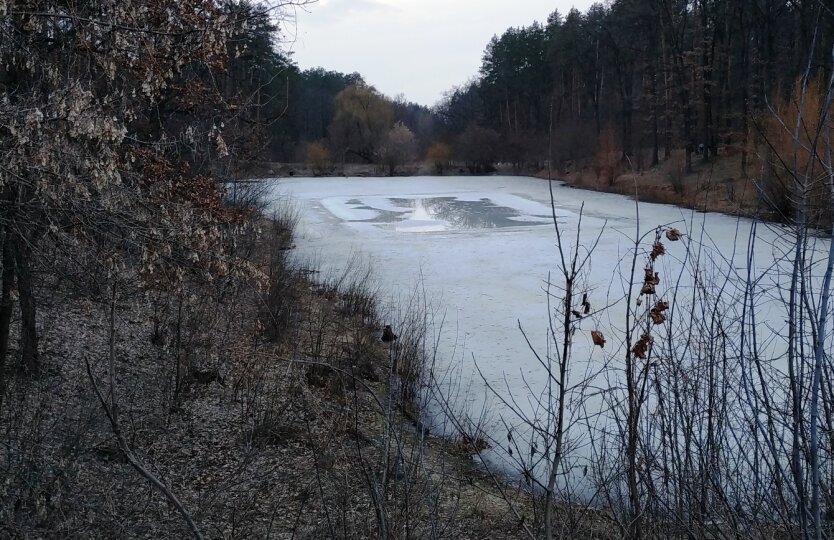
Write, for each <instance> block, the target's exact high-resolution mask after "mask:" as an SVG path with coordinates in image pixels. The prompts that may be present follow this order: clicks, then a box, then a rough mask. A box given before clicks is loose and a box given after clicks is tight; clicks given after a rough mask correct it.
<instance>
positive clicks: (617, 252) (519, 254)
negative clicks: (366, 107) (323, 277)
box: [274, 176, 789, 454]
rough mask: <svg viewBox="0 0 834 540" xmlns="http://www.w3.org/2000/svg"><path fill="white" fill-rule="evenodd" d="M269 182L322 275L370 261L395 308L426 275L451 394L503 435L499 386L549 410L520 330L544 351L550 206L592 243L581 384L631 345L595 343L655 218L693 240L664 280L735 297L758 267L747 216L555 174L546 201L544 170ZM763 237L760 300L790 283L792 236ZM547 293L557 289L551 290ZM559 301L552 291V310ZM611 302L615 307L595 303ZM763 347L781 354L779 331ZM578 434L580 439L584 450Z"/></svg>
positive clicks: (772, 325)
mask: <svg viewBox="0 0 834 540" xmlns="http://www.w3.org/2000/svg"><path fill="white" fill-rule="evenodd" d="M274 186H275V194H281V195H290V196H291V197H292V198H293V199H294V200H295V201H297V202H298V203H299V204H300V206H301V210H302V220H301V224H300V228H299V238H298V241H297V245H298V251H299V254H300V256H303V257H310V256H313V257H317V258H318V259H319V260H320V261H322V263H323V266H324V270H325V271H326V270H327V269H328V268H338V267H339V266H340V265H343V264H345V262H346V261H348V260H350V259H351V257H352V256H353V255H354V254H356V253H359V254H362V255H364V256H367V257H368V258H370V261H371V263H372V265H373V268H374V270H375V272H376V276H375V277H376V279H377V280H378V282H379V285H380V286H381V288H382V290H383V291H386V292H390V293H391V294H392V297H393V298H392V301H393V302H395V303H396V302H397V297H398V296H399V297H400V298H402V297H408V296H410V295H412V294H413V292H414V291H415V288H416V287H418V284H419V288H420V290H421V291H422V290H425V293H426V295H427V296H428V297H429V298H430V299H431V301H432V305H434V306H436V307H438V308H439V309H438V311H436V312H435V314H434V320H435V324H436V327H435V331H437V332H439V338H438V344H439V356H438V363H439V365H438V373H439V374H440V375H441V376H444V377H445V379H444V380H445V381H446V382H447V383H449V384H452V386H453V387H454V390H450V394H452V398H453V399H455V400H457V403H458V406H459V407H460V408H462V409H465V410H467V412H468V413H469V414H470V415H472V416H474V417H478V416H479V415H480V413H481V411H482V409H483V408H484V407H485V406H486V408H487V410H488V412H489V413H490V414H489V415H488V416H487V418H488V419H489V420H488V423H489V426H488V427H489V428H490V429H491V430H492V431H493V433H494V434H495V438H496V439H497V440H500V439H501V438H502V435H500V433H501V432H502V431H503V432H504V433H506V430H507V427H508V425H509V426H512V425H514V422H513V420H512V418H511V416H510V415H507V414H506V413H507V407H506V405H505V404H502V403H501V399H496V397H495V396H494V393H493V392H492V391H490V390H489V388H490V387H491V388H493V389H495V390H497V391H498V392H499V393H500V394H501V395H502V396H503V399H508V400H513V401H514V402H515V406H516V407H517V408H519V409H521V410H523V411H524V412H525V414H529V415H531V416H538V415H541V414H542V411H541V407H540V405H539V403H537V402H536V398H537V396H541V393H542V392H543V391H544V390H545V387H546V382H547V372H546V371H544V370H543V368H542V366H541V364H540V363H539V361H538V360H537V359H536V356H535V355H534V354H533V353H531V351H530V347H529V346H528V344H527V341H526V340H525V336H524V335H523V334H522V332H521V331H520V329H519V327H522V328H523V329H524V332H525V333H526V335H527V338H529V340H530V343H531V344H532V345H533V347H535V348H536V350H537V351H538V352H539V353H540V355H541V356H546V355H547V354H548V340H547V336H548V326H549V314H548V294H547V289H548V285H547V283H548V279H552V281H553V282H554V283H558V278H557V276H556V273H557V263H558V261H559V254H558V251H557V249H556V236H555V228H554V225H553V216H554V215H555V217H556V219H557V222H558V223H559V226H560V229H561V230H562V232H563V234H564V236H563V238H564V239H565V243H566V244H567V245H573V244H575V243H576V239H577V238H578V239H579V244H580V246H581V248H580V252H581V253H584V250H587V249H590V248H591V247H592V246H594V245H596V247H595V249H594V253H593V255H592V257H591V262H590V266H589V268H588V272H587V273H586V276H585V280H584V281H583V283H582V286H583V290H588V292H589V299H590V302H591V304H592V305H593V306H594V310H593V312H592V314H591V315H590V316H589V317H587V318H585V319H583V320H581V322H580V323H579V327H578V329H577V333H576V338H575V339H576V346H575V350H574V356H573V368H572V373H571V377H572V379H574V380H575V379H576V378H582V377H587V376H588V375H590V374H593V373H595V372H596V371H597V370H598V369H599V368H600V366H601V365H602V363H603V362H605V361H607V362H617V361H619V360H618V358H622V356H623V345H622V340H620V341H619V344H618V341H617V340H616V339H612V340H610V345H606V349H605V350H604V351H602V350H600V349H599V348H598V347H593V345H592V342H591V335H590V333H591V331H592V330H601V331H602V332H603V333H604V334H605V335H606V336H607V337H608V336H617V334H618V332H619V333H621V332H622V329H623V328H624V327H625V320H624V318H625V312H626V311H627V309H624V308H623V306H622V304H623V298H624V297H625V294H626V292H627V290H628V288H629V284H628V271H629V265H630V264H631V255H630V254H631V253H633V252H634V239H635V238H636V237H638V236H640V235H644V234H647V233H648V237H647V238H648V244H647V243H646V241H644V242H643V244H642V245H641V249H644V248H645V247H646V246H648V248H650V247H651V242H652V240H653V239H654V233H653V231H654V230H655V229H656V228H657V227H669V226H674V227H676V228H678V229H680V230H681V231H683V232H684V233H685V234H686V237H687V239H688V240H690V242H688V245H690V246H697V248H695V251H693V250H692V247H690V251H689V252H686V248H685V246H684V242H675V243H669V242H667V243H666V246H667V255H666V256H664V257H662V258H661V259H660V260H659V261H658V267H657V268H656V269H657V270H659V271H660V274H661V276H662V279H663V280H664V287H668V286H675V287H676V288H677V290H678V295H679V296H680V295H683V296H686V295H687V294H689V295H692V294H694V293H693V291H694V290H695V288H694V286H693V281H694V280H693V278H692V275H693V274H692V272H693V270H692V269H693V268H695V267H703V268H707V269H708V270H707V271H706V273H704V274H702V275H700V278H699V279H700V280H704V279H714V280H717V281H722V280H723V281H725V282H726V281H729V285H728V286H727V287H728V291H729V292H730V293H732V294H737V292H738V290H739V289H738V288H739V287H740V285H739V284H738V283H735V281H734V280H733V279H730V280H727V279H725V278H722V276H729V275H733V274H734V275H742V274H744V273H745V272H746V269H747V268H748V266H749V265H748V263H747V259H748V250H747V244H748V239H749V237H750V234H751V230H752V228H753V224H752V222H750V221H748V220H744V219H737V218H734V217H730V216H726V215H720V214H704V213H696V212H693V211H691V210H686V209H681V208H677V207H672V206H666V205H655V204H646V203H641V204H640V206H639V219H638V208H637V206H636V205H635V203H634V201H632V200H630V199H628V198H625V197H622V196H619V195H612V194H604V193H596V192H589V191H582V190H577V189H572V188H569V187H565V186H562V185H561V184H558V183H554V185H553V190H554V200H555V207H554V208H551V204H550V190H549V185H548V182H546V181H543V180H539V179H533V178H521V177H501V176H493V177H483V178H438V177H425V178H353V179H341V178H316V179H314V178H293V179H280V180H275V181H274ZM580 211H581V212H582V221H581V230H579V231H577V229H578V228H579V216H580ZM601 231H604V232H603V233H602V234H601V235H600V232H601ZM756 234H757V237H758V239H759V240H758V243H757V246H758V247H757V249H756V250H755V253H753V254H752V255H749V256H750V257H751V260H752V262H753V264H752V266H750V267H751V269H752V272H753V273H755V274H757V275H758V276H759V280H758V281H757V284H758V285H757V286H759V287H760V288H761V290H762V291H765V292H764V293H763V294H764V295H765V296H766V295H767V294H769V293H767V292H766V291H768V290H769V289H770V288H772V289H773V290H774V291H775V292H774V295H775V294H778V289H779V286H778V285H779V279H781V278H780V277H778V276H779V274H780V272H778V271H774V269H775V268H776V269H778V267H779V265H780V264H781V263H780V261H783V260H784V259H785V258H786V255H787V253H788V252H789V248H788V245H787V243H786V242H785V241H784V240H783V239H782V238H781V236H782V235H781V233H780V230H779V229H778V228H776V227H766V226H759V227H758V230H757V232H756ZM638 251H640V250H638ZM645 261H646V253H645V251H643V252H640V255H639V256H638V258H637V262H636V264H637V265H638V266H637V272H638V277H637V278H636V279H637V280H639V281H637V282H635V283H633V284H632V285H631V286H632V287H637V290H638V291H639V288H640V286H641V285H642V279H643V276H642V274H643V272H642V267H643V265H644V264H645ZM549 276H550V278H549ZM552 294H554V295H555V296H554V298H555V297H558V293H557V292H556V291H552ZM553 303H555V300H553V299H552V298H551V309H553V305H552V304H553ZM606 305H607V306H612V308H610V309H605V310H598V308H599V307H602V306H606ZM730 307H731V309H735V308H736V307H734V306H730ZM737 309H739V310H740V309H741V307H737ZM774 309H776V308H774V307H773V306H771V305H770V303H768V302H767V301H763V302H761V303H760V304H759V305H758V306H757V312H758V313H757V315H758V317H759V319H760V320H762V321H765V322H766V323H767V324H768V325H769V326H768V333H769V334H770V335H771V336H775V335H779V334H780V333H781V332H784V327H785V324H786V321H785V318H784V316H782V314H780V313H779V312H778V310H777V311H773V310H774ZM772 311H773V312H772ZM771 312H772V313H771ZM395 331H396V329H395ZM618 347H619V349H618ZM761 347H762V350H763V351H769V352H770V353H772V354H773V355H774V356H775V355H777V354H780V347H781V344H780V343H779V342H778V340H770V341H767V342H763V344H762V345H761ZM603 354H604V355H605V356H604V357H603ZM606 359H607V360H606ZM612 359H613V360H612ZM617 369H621V368H619V367H617ZM597 384H599V385H602V386H608V387H614V386H616V385H617V384H618V381H617V380H616V377H615V378H613V379H612V378H611V377H610V376H608V375H606V376H603V377H601V380H600V381H597ZM594 399H598V398H591V399H589V400H588V401H586V402H585V403H584V404H583V406H582V409H583V410H584V412H581V414H584V415H585V416H584V421H585V422H586V423H589V422H590V420H589V418H590V417H591V413H588V412H587V408H588V407H589V406H590V407H593V406H594ZM589 403H590V405H589ZM577 409H578V408H577ZM571 414H572V415H573V416H572V417H571V419H569V420H574V421H579V417H578V415H580V411H579V410H576V411H573V412H572V413H571ZM502 415H503V416H504V419H503V420H501V419H500V417H501V416H502ZM581 439H582V438H581V437H579V438H578V439H577V441H576V444H577V445H579V446H581V444H582V442H581ZM498 451H500V450H498ZM578 453H579V454H582V450H581V449H580V450H579V451H578Z"/></svg>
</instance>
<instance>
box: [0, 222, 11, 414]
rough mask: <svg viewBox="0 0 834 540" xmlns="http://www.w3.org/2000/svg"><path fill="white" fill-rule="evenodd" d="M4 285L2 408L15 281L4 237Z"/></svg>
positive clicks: (0, 304)
mask: <svg viewBox="0 0 834 540" xmlns="http://www.w3.org/2000/svg"><path fill="white" fill-rule="evenodd" d="M2 261H3V274H2V276H3V277H2V279H3V285H2V287H3V288H2V293H0V410H2V405H3V397H4V396H5V394H6V358H7V356H8V354H9V326H10V325H11V322H12V306H13V303H12V284H13V283H14V259H13V257H12V249H11V242H10V240H9V238H8V233H7V234H6V237H5V238H3V249H2Z"/></svg>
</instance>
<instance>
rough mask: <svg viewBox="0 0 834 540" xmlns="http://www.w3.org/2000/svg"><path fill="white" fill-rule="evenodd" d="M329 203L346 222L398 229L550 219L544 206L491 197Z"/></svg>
mask: <svg viewBox="0 0 834 540" xmlns="http://www.w3.org/2000/svg"><path fill="white" fill-rule="evenodd" d="M516 198H518V197H516ZM519 199H520V198H519ZM509 202H510V203H513V202H516V201H509ZM328 203H329V204H328V205H327V207H328V209H329V210H331V212H332V213H333V214H334V215H335V216H337V217H339V218H341V219H344V220H345V221H347V222H351V223H373V224H380V225H391V226H393V228H394V230H396V231H398V232H443V231H449V230H471V229H496V228H505V227H519V226H536V225H547V224H549V223H550V220H551V217H550V215H549V214H548V213H547V212H545V210H547V209H546V208H544V207H542V208H536V209H535V212H534V213H527V212H524V211H522V210H520V209H519V206H524V205H512V206H510V205H509V204H508V205H502V204H498V203H496V202H494V201H493V200H492V198H490V197H480V198H478V199H474V200H467V199H465V198H461V197H460V196H442V197H409V198H403V197H390V198H385V199H384V200H380V198H379V197H365V198H357V197H355V198H351V199H348V200H345V201H339V200H338V199H331V200H329V201H328ZM528 206H529V202H528Z"/></svg>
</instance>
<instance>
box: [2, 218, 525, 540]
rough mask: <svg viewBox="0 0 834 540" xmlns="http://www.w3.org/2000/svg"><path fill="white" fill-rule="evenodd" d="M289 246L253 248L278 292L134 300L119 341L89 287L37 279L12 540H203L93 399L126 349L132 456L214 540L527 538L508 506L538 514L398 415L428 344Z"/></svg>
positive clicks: (119, 383)
mask: <svg viewBox="0 0 834 540" xmlns="http://www.w3.org/2000/svg"><path fill="white" fill-rule="evenodd" d="M273 227H275V228H274V229H272V228H273ZM285 227H286V224H285V226H284V229H282V228H281V227H278V226H277V225H275V223H274V222H266V223H264V225H263V226H262V227H261V228H262V234H261V235H259V236H257V237H254V236H253V237H252V238H250V239H249V240H248V241H244V242H241V249H240V252H241V256H249V257H250V258H251V259H252V260H254V261H255V262H256V263H257V264H258V265H259V266H260V268H261V270H262V272H263V275H264V276H266V278H265V284H261V286H259V287H255V286H253V285H252V284H251V283H233V282H208V283H199V284H198V282H196V281H195V282H194V283H191V284H190V285H189V286H188V287H184V288H182V289H179V290H176V291H167V290H164V289H160V290H153V289H148V288H143V287H138V286H137V287H136V288H134V289H129V290H128V289H122V290H120V293H119V296H118V298H117V301H116V302H115V309H114V311H113V315H114V323H115V324H114V325H113V326H112V330H111V325H110V322H109V321H110V313H109V311H108V309H107V304H106V302H101V301H100V300H97V299H96V297H95V296H91V295H90V294H88V293H87V292H86V289H82V288H81V287H80V285H79V280H78V279H75V280H73V279H66V276H65V275H64V274H60V273H56V272H54V271H53V270H54V267H52V268H51V269H50V271H43V272H42V273H41V274H40V283H39V293H38V299H39V301H40V302H41V308H42V309H41V311H40V320H39V326H40V327H41V329H42V340H41V346H42V357H43V363H44V366H45V369H44V372H43V373H42V374H41V375H40V376H39V377H36V378H32V377H28V376H24V375H22V374H15V373H11V374H10V384H9V387H8V391H7V394H6V398H5V400H4V401H3V408H2V410H0V433H2V435H0V436H1V437H2V441H3V452H2V454H1V455H0V474H2V479H1V480H2V481H0V536H3V537H11V538H28V537H85V538H88V537H89V538H113V537H124V538H174V537H185V536H189V535H190V532H189V530H188V528H187V527H186V524H185V523H184V522H183V519H182V517H181V515H180V514H179V513H178V512H177V511H176V510H175V509H174V507H173V506H172V505H171V504H170V502H169V500H168V499H166V498H165V497H164V496H163V495H162V494H161V493H160V492H159V490H158V489H156V488H154V486H152V485H151V483H149V482H148V481H147V480H146V479H145V478H144V477H142V476H140V475H139V474H137V472H136V471H135V470H134V468H133V467H131V465H130V464H129V463H128V462H127V459H126V455H125V453H124V452H123V451H122V450H121V449H120V447H119V445H118V444H117V441H116V438H115V437H114V434H113V431H112V429H111V426H110V425H109V423H108V420H107V418H106V416H105V414H104V410H103V408H102V406H101V403H100V402H99V400H98V398H97V397H96V395H95V392H94V390H93V384H92V381H91V380H90V377H89V376H88V374H87V365H89V370H90V373H91V374H92V377H93V380H95V381H97V383H98V384H100V385H101V387H102V388H106V387H107V386H106V384H105V383H106V381H107V380H108V377H109V375H110V372H109V369H108V360H107V358H108V342H109V339H110V337H111V331H112V333H113V334H112V336H113V337H114V338H115V339H114V343H115V348H114V353H115V354H114V357H115V365H116V370H115V371H116V373H115V378H114V386H113V388H114V390H115V392H114V393H115V394H116V396H117V403H118V410H119V414H120V417H121V425H122V435H123V436H124V440H125V441H126V444H127V445H128V446H129V448H130V450H131V451H132V454H133V455H134V456H135V458H136V459H137V460H138V461H139V462H140V463H141V464H142V465H143V466H144V467H145V468H146V469H148V470H149V471H150V472H151V473H152V474H153V475H155V476H156V478H158V479H159V480H160V482H162V483H163V484H164V485H166V486H167V487H168V488H169V489H170V490H171V491H172V492H173V493H174V494H176V496H177V497H178V498H179V500H180V501H181V502H182V505H183V507H184V508H185V509H186V510H187V511H188V512H189V513H190V515H191V517H192V518H193V521H194V523H195V524H196V525H197V526H198V527H199V528H200V530H201V532H202V534H203V535H204V536H205V537H207V538H270V537H271V538H367V537H380V536H383V532H384V536H385V537H388V538H412V537H421V538H423V537H425V538H516V537H518V536H519V535H520V522H519V518H518V517H517V516H515V515H513V514H512V513H511V512H510V511H509V510H508V509H507V505H506V504H505V500H504V497H508V496H509V497H512V498H513V500H514V502H515V506H516V507H517V508H521V509H525V508H527V509H529V510H530V512H531V513H532V512H533V509H532V508H533V505H532V500H531V498H530V497H529V495H528V494H527V493H525V492H524V491H523V490H513V489H511V488H510V489H509V490H508V489H507V487H506V486H504V488H503V489H502V490H500V491H499V490H498V489H496V487H495V485H494V483H493V482H492V481H491V479H490V478H489V477H488V476H485V475H483V474H482V473H481V472H480V471H479V469H478V468H477V467H476V466H475V465H474V462H473V461H472V458H471V457H470V456H469V455H467V454H463V455H462V454H461V452H460V451H459V449H457V448H456V447H455V444H454V442H453V441H448V440H446V439H443V438H437V437H434V436H432V435H431V434H429V433H427V432H426V431H425V430H424V429H423V428H422V427H420V429H417V428H415V425H414V423H413V422H412V421H410V420H409V419H408V418H407V417H406V415H403V414H402V411H407V412H409V413H410V414H409V415H407V416H409V417H411V418H414V416H415V414H417V413H416V408H418V407H419V392H420V389H419V385H420V384H421V381H420V380H419V379H420V377H421V375H420V369H422V368H421V367H420V365H419V362H422V361H424V359H423V358H422V357H421V351H422V350H423V344H422V343H421V342H420V339H422V338H421V332H420V331H417V329H415V328H410V329H409V328H405V327H398V326H397V325H398V324H403V325H405V324H407V323H406V322H404V321H405V319H403V320H392V319H388V320H386V321H384V322H389V323H393V324H394V328H395V329H397V331H398V333H399V335H400V339H398V340H397V341H395V342H394V343H393V344H392V345H386V344H383V343H382V342H381V341H380V339H379V325H380V323H381V322H383V321H380V320H379V315H378V310H377V306H376V301H375V298H374V295H373V290H372V289H369V288H367V283H368V281H367V280H363V279H362V274H361V273H359V274H355V275H354V278H351V279H348V278H344V276H342V278H343V279H336V280H333V279H319V280H318V281H316V280H314V279H311V276H316V269H314V268H302V267H300V266H299V265H295V266H294V265H292V264H290V263H289V261H288V253H289V251H290V250H291V248H292V239H291V235H288V234H286V233H287V231H286V230H285ZM126 272H128V270H126ZM76 277H78V276H76ZM81 281H83V280H81ZM122 281H125V282H130V280H129V279H126V280H122ZM410 320H411V321H412V322H413V321H415V320H419V317H418V318H416V319H415V318H412V319H410ZM107 398H108V399H109V396H107ZM502 492H503V494H502ZM508 493H509V495H508ZM521 518H522V519H525V517H524V515H522V516H521Z"/></svg>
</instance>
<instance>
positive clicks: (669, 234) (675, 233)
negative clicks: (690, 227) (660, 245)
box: [666, 228, 683, 242]
mask: <svg viewBox="0 0 834 540" xmlns="http://www.w3.org/2000/svg"><path fill="white" fill-rule="evenodd" d="M682 236H683V234H682V233H681V232H680V231H679V230H677V229H675V228H672V229H669V230H668V231H666V238H668V239H669V240H670V241H672V242H677V241H678V240H680V239H681V237H682Z"/></svg>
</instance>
